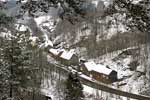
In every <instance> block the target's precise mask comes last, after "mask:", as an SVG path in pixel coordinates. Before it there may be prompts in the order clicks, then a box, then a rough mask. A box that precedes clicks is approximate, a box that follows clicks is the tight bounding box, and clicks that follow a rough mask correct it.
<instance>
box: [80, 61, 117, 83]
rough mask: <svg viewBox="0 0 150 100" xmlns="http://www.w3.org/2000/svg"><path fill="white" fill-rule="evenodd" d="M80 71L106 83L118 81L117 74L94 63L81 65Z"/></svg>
mask: <svg viewBox="0 0 150 100" xmlns="http://www.w3.org/2000/svg"><path fill="white" fill-rule="evenodd" d="M80 71H82V72H83V74H86V75H87V76H89V77H91V78H93V79H96V80H98V81H101V82H104V83H111V82H114V81H117V72H116V71H114V70H112V69H109V68H107V67H106V66H104V65H101V64H96V63H95V62H93V61H90V62H85V63H83V64H82V65H81V67H80Z"/></svg>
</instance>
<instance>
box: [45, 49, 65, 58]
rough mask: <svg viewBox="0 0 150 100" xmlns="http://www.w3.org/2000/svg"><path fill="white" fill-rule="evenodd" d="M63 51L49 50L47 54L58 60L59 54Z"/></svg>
mask: <svg viewBox="0 0 150 100" xmlns="http://www.w3.org/2000/svg"><path fill="white" fill-rule="evenodd" d="M63 51H64V49H54V48H51V49H49V51H48V52H49V53H50V55H51V56H53V57H54V58H59V57H60V55H61V53H62V52H63Z"/></svg>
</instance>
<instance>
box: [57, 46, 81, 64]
mask: <svg viewBox="0 0 150 100" xmlns="http://www.w3.org/2000/svg"><path fill="white" fill-rule="evenodd" d="M60 60H61V63H63V64H65V65H78V64H79V59H78V56H77V55H76V54H75V50H74V49H70V50H64V51H63V52H62V53H61V54H60Z"/></svg>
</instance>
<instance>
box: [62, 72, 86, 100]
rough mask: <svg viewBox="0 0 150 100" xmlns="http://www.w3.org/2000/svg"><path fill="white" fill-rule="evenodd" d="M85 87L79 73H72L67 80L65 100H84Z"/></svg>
mask: <svg viewBox="0 0 150 100" xmlns="http://www.w3.org/2000/svg"><path fill="white" fill-rule="evenodd" d="M82 90H83V87H82V84H81V82H80V80H79V79H78V74H77V73H75V74H74V73H72V72H70V73H69V75H68V79H67V80H66V96H65V100H83V97H84V95H83V91H82Z"/></svg>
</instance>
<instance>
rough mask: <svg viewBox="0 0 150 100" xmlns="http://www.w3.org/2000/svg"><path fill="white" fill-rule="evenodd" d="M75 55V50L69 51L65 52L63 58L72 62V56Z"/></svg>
mask: <svg viewBox="0 0 150 100" xmlns="http://www.w3.org/2000/svg"><path fill="white" fill-rule="evenodd" d="M74 54H75V50H74V49H71V50H69V51H66V50H65V51H63V53H62V54H61V56H60V57H61V58H63V59H66V60H70V59H71V58H72V56H73V55H74Z"/></svg>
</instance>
